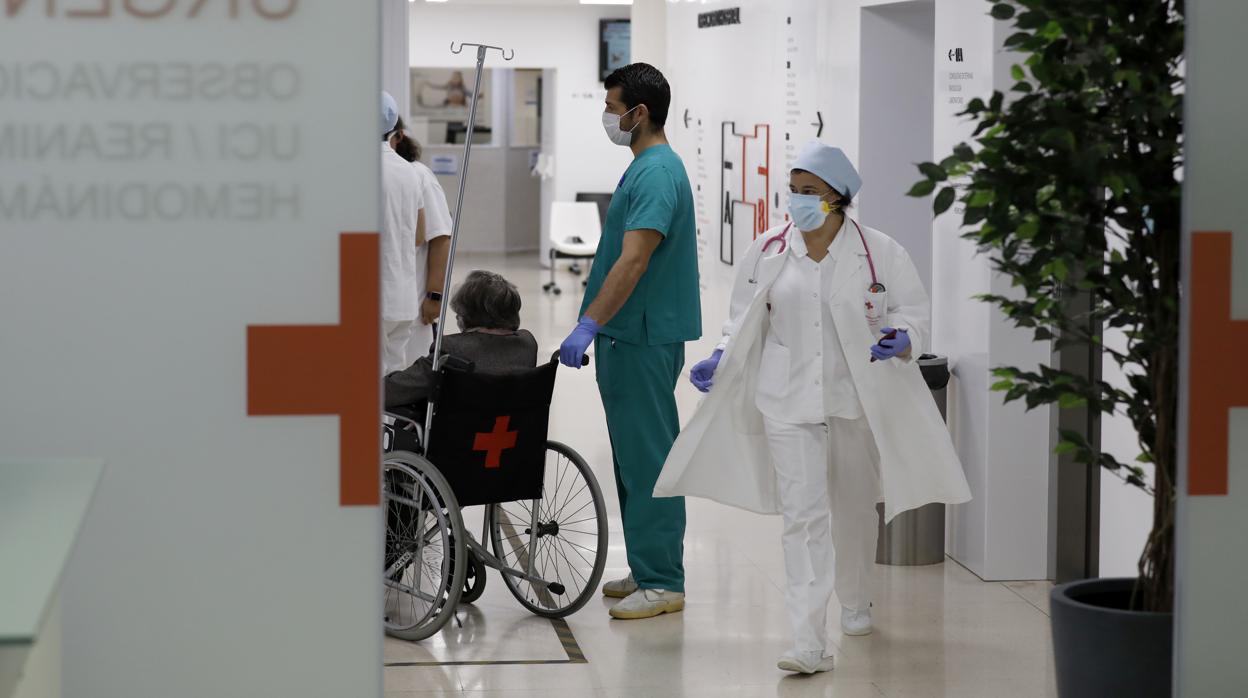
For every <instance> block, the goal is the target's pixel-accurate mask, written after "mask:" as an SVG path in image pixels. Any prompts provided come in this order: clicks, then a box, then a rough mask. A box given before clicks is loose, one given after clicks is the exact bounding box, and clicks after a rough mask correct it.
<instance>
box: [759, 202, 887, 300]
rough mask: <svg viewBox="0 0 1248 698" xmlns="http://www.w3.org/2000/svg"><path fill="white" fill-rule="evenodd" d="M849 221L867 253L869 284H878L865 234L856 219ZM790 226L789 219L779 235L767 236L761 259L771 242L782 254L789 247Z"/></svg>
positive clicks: (873, 285) (873, 261)
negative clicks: (776, 243)
mask: <svg viewBox="0 0 1248 698" xmlns="http://www.w3.org/2000/svg"><path fill="white" fill-rule="evenodd" d="M849 222H850V223H853V224H854V227H855V228H857V229H858V239H860V240H862V249H863V250H865V251H866V253H867V266H868V267H869V268H870V269H871V286H872V287H873V288H874V287H875V286H879V285H880V280H879V279H878V278H877V277H876V275H875V260H873V259H871V248H870V247H868V246H867V236H866V235H863V233H862V226H860V225H858V221H856V220H854V219H853V218H850V219H849ZM792 227H793V223H792V221H790V222H789V224H788V225H786V226H784V230H782V231H780V234H779V235H773V236H771V237H770V238H768V239H767V242H764V243H763V252H762V254H760V255H759V258H760V259H761V258H762V255H764V254H767V249H768V248H770V247H771V243H773V242H778V243H780V252H779V254H784V251H785V250H787V249H789V229H791V228H792Z"/></svg>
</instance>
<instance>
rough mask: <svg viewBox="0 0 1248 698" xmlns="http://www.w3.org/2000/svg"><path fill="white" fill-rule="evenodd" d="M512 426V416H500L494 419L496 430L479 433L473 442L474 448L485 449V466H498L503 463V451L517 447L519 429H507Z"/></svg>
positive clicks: (475, 449) (477, 449)
mask: <svg viewBox="0 0 1248 698" xmlns="http://www.w3.org/2000/svg"><path fill="white" fill-rule="evenodd" d="M510 426H511V417H499V418H497V419H495V420H494V431H492V432H488V433H482V434H477V437H476V438H475V439H474V440H473V442H472V450H474V451H485V467H487V468H497V467H500V466H501V465H502V459H503V451H506V450H507V449H511V448H515V447H516V438H517V437H518V436H519V435H520V432H518V431H507V429H508V428H509V427H510Z"/></svg>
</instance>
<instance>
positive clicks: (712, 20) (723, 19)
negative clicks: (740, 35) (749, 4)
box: [698, 7, 741, 29]
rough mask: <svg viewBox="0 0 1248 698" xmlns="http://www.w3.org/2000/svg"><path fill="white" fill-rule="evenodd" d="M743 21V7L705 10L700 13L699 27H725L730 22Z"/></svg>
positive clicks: (737, 22) (738, 22)
mask: <svg viewBox="0 0 1248 698" xmlns="http://www.w3.org/2000/svg"><path fill="white" fill-rule="evenodd" d="M740 23H741V8H740V7H734V8H731V9H728V10H715V11H714V12H703V13H701V14H699V15H698V29H708V28H710V27H724V26H728V25H729V24H740Z"/></svg>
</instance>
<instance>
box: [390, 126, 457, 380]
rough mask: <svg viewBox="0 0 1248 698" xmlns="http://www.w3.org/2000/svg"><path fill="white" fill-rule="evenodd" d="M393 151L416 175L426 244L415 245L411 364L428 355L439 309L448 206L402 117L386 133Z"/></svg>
mask: <svg viewBox="0 0 1248 698" xmlns="http://www.w3.org/2000/svg"><path fill="white" fill-rule="evenodd" d="M390 145H391V147H393V148H394V151H395V152H396V153H398V154H399V156H400V157H402V158H403V159H404V160H406V161H407V162H409V163H411V167H412V169H413V170H415V171H416V176H417V177H419V178H420V193H421V197H422V199H423V200H424V204H425V208H424V214H425V239H426V240H427V241H428V242H427V244H425V245H421V246H419V247H417V248H416V271H417V273H418V275H419V274H420V272H422V271H423V272H424V273H423V278H417V281H416V288H417V291H418V292H419V293H420V294H421V297H420V299H419V300H420V322H419V323H417V324H416V325H415V326H414V327H413V328H412V339H411V343H410V345H409V346H408V352H407V362H408V365H411V364H412V363H413V362H415V361H417V360H419V359H420V358H421V357H425V356H431V355H432V354H431V353H430V352H431V347H432V345H433V324H434V323H435V322H437V319H438V311H439V310H441V303H442V289H443V284H444V283H445V282H446V262H447V257H448V256H449V255H450V251H451V232H452V227H453V226H452V222H451V207H450V205H448V204H447V202H446V191H445V190H444V189H442V183H441V182H439V181H438V176H437V175H435V174H434V173H433V170H431V169H429V167H428V166H427V165H425V164H424V163H423V162H421V161H420V144H419V143H417V142H416V141H415V139H413V138H412V137H411V136H409V135H408V134H407V133H406V129H404V126H403V119H402V117H400V118H399V120H398V123H396V124H395V127H394V133H393V135H391V136H390Z"/></svg>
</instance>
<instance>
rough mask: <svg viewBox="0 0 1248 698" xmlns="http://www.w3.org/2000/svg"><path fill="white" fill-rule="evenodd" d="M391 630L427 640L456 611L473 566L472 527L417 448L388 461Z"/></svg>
mask: <svg viewBox="0 0 1248 698" xmlns="http://www.w3.org/2000/svg"><path fill="white" fill-rule="evenodd" d="M383 472H384V477H383V482H384V483H385V492H384V494H385V502H386V551H385V570H384V571H383V573H382V584H383V586H384V592H385V626H386V633H387V634H389V635H393V636H394V637H397V638H400V639H403V640H423V639H425V638H427V637H429V636H430V635H433V634H434V633H436V632H438V631H439V630H441V629H442V626H444V625H446V623H447V622H448V621H449V620H450V619H451V617H452V616H453V615H454V614H455V607H456V605H457V604H458V603H459V597H460V594H461V593H462V591H463V589H464V575H465V570H466V569H467V566H468V562H467V561H468V553H467V550H466V549H465V541H466V540H467V535H468V533H467V531H466V530H465V528H464V521H463V518H462V516H461V515H460V511H459V504H458V503H457V502H456V501H455V493H454V492H453V491H452V490H451V486H450V485H449V484H447V482H446V478H444V477H442V474H441V473H439V472H438V470H437V469H436V468H434V467H433V465H432V464H431V463H429V461H427V460H425V459H424V458H423V457H421V456H418V455H416V454H415V453H409V452H406V451H395V452H393V453H387V454H386V456H385V462H384V471H383Z"/></svg>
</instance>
